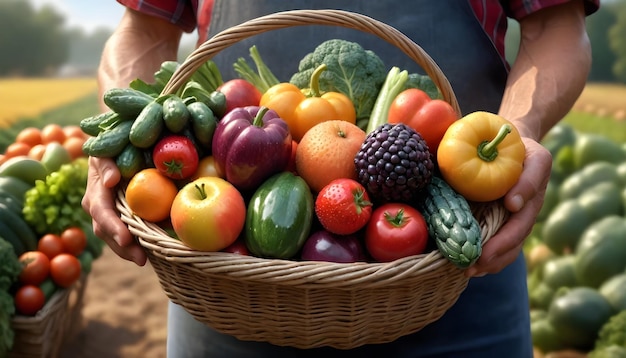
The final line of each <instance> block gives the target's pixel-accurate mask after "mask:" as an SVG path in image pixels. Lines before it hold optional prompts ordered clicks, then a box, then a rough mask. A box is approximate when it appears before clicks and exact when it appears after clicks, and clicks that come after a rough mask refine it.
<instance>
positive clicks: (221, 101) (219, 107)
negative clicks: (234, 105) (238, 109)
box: [204, 91, 226, 118]
mask: <svg viewBox="0 0 626 358" xmlns="http://www.w3.org/2000/svg"><path fill="white" fill-rule="evenodd" d="M204 104H206V105H207V106H209V108H210V109H211V111H212V112H213V114H215V115H216V116H217V118H222V117H223V116H224V115H225V114H226V95H225V94H224V92H221V91H213V92H211V93H210V94H209V97H208V98H207V99H206V100H205V102H204Z"/></svg>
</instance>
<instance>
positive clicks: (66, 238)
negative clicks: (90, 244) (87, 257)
mask: <svg viewBox="0 0 626 358" xmlns="http://www.w3.org/2000/svg"><path fill="white" fill-rule="evenodd" d="M60 239H61V243H62V244H63V248H64V249H65V252H67V253H70V254H72V255H74V256H78V255H80V254H81V253H82V252H83V251H84V250H85V248H86V247H87V235H86V234H85V232H84V231H83V230H82V229H81V228H79V227H77V226H71V227H68V228H67V229H65V230H63V232H62V233H61V236H60Z"/></svg>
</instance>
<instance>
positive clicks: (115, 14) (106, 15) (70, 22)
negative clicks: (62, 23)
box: [29, 0, 124, 32]
mask: <svg viewBox="0 0 626 358" xmlns="http://www.w3.org/2000/svg"><path fill="white" fill-rule="evenodd" d="M29 1H30V2H31V4H33V6H34V7H35V8H36V9H38V8H40V7H41V6H42V5H43V4H50V5H52V6H54V7H55V9H56V10H57V12H59V13H61V14H62V15H64V16H65V18H66V21H67V26H68V27H76V26H77V27H81V28H83V29H84V30H85V31H86V32H91V31H93V29H95V28H97V27H101V26H104V27H108V28H110V29H113V28H114V27H115V26H116V25H117V23H118V22H119V19H120V18H121V16H122V13H123V12H124V7H123V6H122V5H120V4H119V3H118V2H117V1H115V0H29Z"/></svg>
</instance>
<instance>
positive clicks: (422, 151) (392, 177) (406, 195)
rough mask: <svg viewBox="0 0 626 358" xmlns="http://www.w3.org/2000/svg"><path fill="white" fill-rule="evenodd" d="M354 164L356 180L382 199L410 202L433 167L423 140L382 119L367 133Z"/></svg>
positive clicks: (401, 125) (405, 126)
mask: <svg viewBox="0 0 626 358" xmlns="http://www.w3.org/2000/svg"><path fill="white" fill-rule="evenodd" d="M354 165H355V167H356V171H357V176H358V180H359V182H360V183H361V184H363V186H365V188H366V189H367V191H368V193H369V194H370V195H371V196H372V198H373V199H375V200H379V201H383V202H385V201H386V202H390V201H396V202H397V201H400V202H410V201H411V200H412V199H413V198H414V197H415V195H416V194H417V193H418V192H419V191H420V190H421V189H422V188H424V187H425V186H426V185H427V184H428V183H430V180H431V178H432V175H433V170H434V163H433V159H432V155H431V153H430V150H429V149H428V146H427V145H426V141H424V139H423V138H422V136H421V135H420V134H419V133H418V132H417V131H415V130H414V129H412V128H411V127H409V126H407V125H405V124H402V123H398V124H390V123H386V124H384V125H382V126H380V127H378V128H377V129H376V130H374V131H372V132H371V133H369V134H368V135H367V137H366V138H365V141H364V142H363V144H362V145H361V148H360V150H359V152H358V153H357V155H356V157H355V158H354Z"/></svg>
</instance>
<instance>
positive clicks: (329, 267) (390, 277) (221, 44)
mask: <svg viewBox="0 0 626 358" xmlns="http://www.w3.org/2000/svg"><path fill="white" fill-rule="evenodd" d="M306 25H329V26H341V27H346V28H352V29H356V30H360V31H364V32H367V33H370V34H373V35H376V36H378V37H380V38H381V39H383V40H385V41H388V42H389V43H391V44H392V45H395V46H396V47H398V48H399V49H400V50H402V52H404V53H405V54H406V55H407V56H409V57H410V58H411V59H413V60H414V61H415V62H416V63H417V64H419V65H420V67H422V69H423V70H424V71H425V72H426V74H427V75H428V76H430V77H431V79H432V80H433V82H435V84H436V85H437V87H438V88H439V89H440V91H441V93H442V96H443V99H444V100H445V101H446V102H448V103H450V104H451V105H452V106H453V108H455V110H456V112H457V114H458V115H459V116H460V113H461V112H460V109H459V104H458V101H457V99H456V96H455V95H454V91H453V89H452V87H451V84H450V82H449V81H448V79H447V78H446V76H445V75H444V73H443V72H442V70H441V69H440V68H439V66H438V65H437V64H436V63H435V61H434V60H433V59H432V58H431V57H430V56H429V55H428V54H427V53H426V52H425V51H424V50H423V49H422V48H421V47H420V46H419V45H418V44H416V43H415V42H413V41H412V40H411V39H410V38H408V37H407V36H406V35H404V34H403V33H401V32H400V31H398V30H397V29H395V28H394V27H392V26H389V25H387V24H385V23H383V22H380V21H378V20H376V19H373V18H371V17H369V16H365V15H362V14H359V13H355V12H351V11H345V10H335V9H322V10H310V9H306V10H288V11H282V12H277V13H272V14H268V15H265V16H261V17H258V18H255V19H252V20H248V21H246V22H243V23H241V24H239V25H237V26H233V27H231V28H228V29H226V30H223V31H222V32H220V33H218V34H216V35H214V36H213V37H211V38H210V39H208V40H207V41H206V42H204V43H203V44H201V45H200V46H199V47H198V48H196V49H195V50H194V51H193V52H192V53H191V54H190V55H189V56H188V57H187V58H186V60H185V61H184V62H183V63H182V64H181V65H180V66H179V67H178V68H177V70H176V71H175V72H174V74H173V75H172V77H171V79H170V81H169V82H168V83H167V84H166V86H165V88H164V90H163V92H162V94H170V93H173V92H175V91H176V90H177V89H178V88H179V87H180V86H182V85H183V84H184V83H185V81H186V80H188V79H189V78H190V77H191V75H192V74H193V73H194V71H195V70H197V69H198V68H199V67H200V66H201V65H202V64H203V63H204V62H206V61H207V60H209V59H211V58H212V57H213V56H214V55H216V54H217V53H219V52H220V51H221V50H223V49H225V48H227V47H229V46H230V45H232V44H234V43H236V42H239V41H241V40H243V39H245V38H248V37H251V36H254V35H256V34H260V33H264V32H268V31H271V30H275V29H282V28H287V27H293V26H306ZM116 206H117V209H118V210H119V212H120V214H121V218H122V221H124V222H125V223H126V224H127V225H128V227H129V230H130V231H131V233H132V234H133V235H135V236H137V237H138V239H139V242H140V244H141V245H142V246H143V247H144V248H145V249H147V250H150V251H152V252H153V253H154V254H155V256H156V257H158V258H159V259H162V260H166V261H169V262H172V263H183V264H188V265H190V266H191V267H193V268H194V269H195V270H197V271H198V272H200V273H213V274H219V275H222V276H223V277H225V278H231V279H236V280H245V281H250V282H267V283H270V282H271V283H272V284H283V285H297V286H303V287H308V286H310V285H313V286H314V287H334V288H344V289H355V288H363V287H368V288H373V287H383V286H389V285H394V284H397V283H399V282H402V280H404V279H405V278H407V277H416V276H420V275H424V274H429V273H432V272H433V271H436V270H438V269H439V268H440V267H441V266H443V265H452V264H451V263H450V262H449V261H448V260H447V259H446V258H445V257H443V256H442V255H441V253H440V252H439V250H436V249H435V250H433V251H432V252H430V253H426V254H422V255H417V256H410V257H405V258H402V259H398V260H395V261H392V262H387V263H378V262H367V263H352V264H349V265H346V264H342V263H333V262H320V261H295V260H281V259H265V258H258V257H253V256H242V255H237V254H230V253H223V252H201V251H196V250H192V249H190V248H188V247H187V246H185V245H184V244H182V243H181V242H180V241H178V240H177V239H175V238H173V237H171V236H169V235H168V233H167V232H166V231H165V230H164V229H162V228H161V227H159V226H158V225H157V224H154V223H151V222H147V221H144V220H142V219H141V218H139V217H137V216H135V215H134V214H133V213H132V212H131V211H130V208H129V207H128V203H127V202H126V200H125V196H124V188H123V187H119V188H118V190H117V198H116ZM485 207H486V208H485ZM473 209H475V213H480V214H481V215H482V214H485V213H487V214H490V215H486V216H487V217H486V218H485V220H484V221H483V222H482V223H481V234H482V242H483V244H484V243H486V242H487V241H488V240H489V239H490V238H491V236H492V235H493V234H494V233H495V232H496V231H497V230H498V229H499V227H500V226H501V224H502V223H503V222H504V220H505V219H506V217H507V215H508V213H507V212H506V210H505V209H504V208H503V207H502V205H501V202H499V201H495V202H491V203H480V205H479V206H477V207H475V208H473ZM487 209H488V210H487ZM489 211H491V212H490V213H489ZM294 268H295V269H300V270H301V272H295V273H294ZM280 270H286V271H285V272H289V275H286V276H280V275H277V274H276V272H277V271H280ZM459 275H463V273H462V270H460V269H459Z"/></svg>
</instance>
